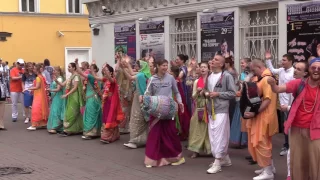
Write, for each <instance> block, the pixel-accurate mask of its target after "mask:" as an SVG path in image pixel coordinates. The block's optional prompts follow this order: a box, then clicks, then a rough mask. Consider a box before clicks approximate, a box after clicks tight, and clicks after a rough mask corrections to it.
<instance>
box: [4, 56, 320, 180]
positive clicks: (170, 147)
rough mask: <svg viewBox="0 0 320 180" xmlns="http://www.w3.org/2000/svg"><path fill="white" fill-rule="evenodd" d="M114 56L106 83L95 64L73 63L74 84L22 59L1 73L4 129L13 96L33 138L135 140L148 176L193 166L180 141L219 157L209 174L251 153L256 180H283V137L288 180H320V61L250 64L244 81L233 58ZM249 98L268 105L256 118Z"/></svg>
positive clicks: (132, 144)
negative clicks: (279, 140)
mask: <svg viewBox="0 0 320 180" xmlns="http://www.w3.org/2000/svg"><path fill="white" fill-rule="evenodd" d="M319 54H320V53H319ZM115 58H116V64H115V65H114V66H111V65H109V64H104V65H103V66H102V67H101V74H102V76H99V68H98V66H97V65H96V63H95V62H93V63H92V64H91V65H89V63H87V62H82V63H81V64H79V63H78V60H77V59H76V60H75V61H74V62H72V63H70V64H69V65H68V71H69V72H70V73H71V76H70V77H68V78H65V76H64V73H63V71H62V69H61V68H60V67H51V66H50V62H49V60H47V59H46V60H45V61H44V63H41V64H35V63H31V62H28V63H25V62H24V60H23V59H18V60H17V61H16V63H15V67H14V68H12V69H11V70H10V73H9V72H8V71H4V70H2V71H1V69H0V74H1V76H0V77H1V79H0V82H2V83H0V84H1V85H3V86H0V87H1V89H0V94H1V98H0V129H1V130H5V128H4V125H3V114H4V109H5V106H4V103H3V102H4V101H5V99H6V97H8V91H9V90H10V98H11V101H12V121H13V122H16V121H17V117H18V109H17V104H18V102H19V101H20V102H21V103H22V104H23V105H24V109H23V115H24V117H25V121H24V123H26V124H27V123H30V122H31V126H30V127H28V128H27V129H28V130H29V131H35V130H38V129H43V128H45V129H47V131H48V132H49V133H50V134H59V135H61V136H64V137H67V136H71V135H78V134H81V135H82V136H81V137H82V138H83V139H84V140H91V139H96V138H99V139H100V141H101V142H102V143H106V144H109V143H112V142H114V141H116V140H118V139H119V138H120V135H121V134H128V133H130V139H129V141H128V142H127V143H125V144H124V146H126V147H127V148H131V149H136V148H141V147H145V159H144V163H145V165H146V167H147V168H151V167H157V166H164V165H181V164H183V163H185V158H184V157H183V154H182V149H183V148H182V146H181V141H187V142H188V144H187V148H188V150H189V151H191V152H193V153H192V156H191V158H197V157H198V156H201V155H208V154H212V156H213V157H214V162H212V163H211V164H210V165H209V169H208V170H207V173H209V174H215V173H219V172H221V171H222V168H223V167H226V166H231V165H232V162H231V158H230V156H229V153H228V149H229V146H230V147H233V148H248V152H249V153H250V156H248V157H246V159H248V160H249V162H250V163H251V164H258V165H259V167H260V169H259V170H256V171H255V173H256V174H257V176H256V177H254V178H253V180H268V179H274V174H275V173H276V168H275V166H274V164H273V157H272V150H273V148H272V137H273V136H274V135H275V134H277V133H278V132H279V130H280V132H283V131H284V133H285V138H284V146H283V148H282V149H281V152H280V155H281V156H283V155H287V161H288V179H290V178H292V179H294V180H307V179H311V180H318V179H320V174H319V172H320V165H319V163H317V162H318V160H319V159H320V157H319V156H320V151H319V149H320V148H319V146H320V144H319V138H320V132H319V128H320V125H319V124H320V122H319V120H320V119H319V118H316V117H317V116H318V115H319V112H320V101H319V100H320V97H319V96H318V93H319V89H320V84H319V83H320V58H317V57H311V58H310V59H309V61H308V62H295V61H294V57H293V56H292V55H290V54H286V55H284V56H283V57H282V61H281V63H282V64H281V65H282V67H281V68H278V69H276V68H274V67H273V64H274V63H273V62H272V57H271V54H270V53H269V52H266V54H265V60H261V59H258V58H254V59H250V58H244V59H241V60H240V65H241V73H238V72H237V70H236V68H235V67H234V59H233V57H232V56H230V54H224V55H220V54H216V55H215V56H214V57H213V59H212V60H210V61H209V62H201V63H198V62H197V60H195V59H194V58H192V59H189V57H188V56H187V55H183V54H180V55H178V56H177V58H176V60H173V61H170V62H169V61H167V60H154V59H153V58H152V57H150V58H148V59H142V60H137V61H132V60H131V59H130V57H128V56H126V55H122V54H121V53H117V55H116V57H115ZM1 67H3V68H7V67H6V66H0V68H1ZM7 69H8V70H9V68H7ZM9 74H10V75H9ZM8 75H9V76H10V83H8V82H9V81H8V80H7V77H8ZM249 83H251V84H249ZM4 85H5V86H4ZM7 85H9V86H10V87H9V86H7ZM249 85H250V86H251V88H249V90H247V92H244V90H243V89H244V86H249ZM5 87H7V88H8V89H7V90H6V88H5ZM246 93H247V94H246ZM254 94H256V96H257V97H255V98H252V95H254ZM277 94H279V95H278V96H277ZM243 96H247V98H248V99H249V101H255V100H256V98H258V99H260V100H261V102H260V104H259V107H258V108H256V110H250V107H251V106H250V105H249V104H243V103H242V102H241V98H243ZM166 97H169V99H168V98H166ZM170 99H171V100H173V101H172V102H173V103H172V102H171V101H170ZM165 108H168V109H165ZM248 108H249V109H248ZM154 109H155V111H157V112H159V111H161V110H162V111H166V110H167V112H168V113H169V112H172V111H174V112H175V113H174V116H173V117H172V118H169V117H168V116H163V114H159V116H158V115H154V114H152V113H151V112H152V111H153V110H154ZM163 109H165V110H163ZM243 109H245V111H243ZM253 109H254V108H253ZM278 119H280V120H279V121H278ZM283 124H285V125H284V126H283ZM279 126H280V127H279ZM289 145H290V147H289ZM301 147H303V148H301Z"/></svg>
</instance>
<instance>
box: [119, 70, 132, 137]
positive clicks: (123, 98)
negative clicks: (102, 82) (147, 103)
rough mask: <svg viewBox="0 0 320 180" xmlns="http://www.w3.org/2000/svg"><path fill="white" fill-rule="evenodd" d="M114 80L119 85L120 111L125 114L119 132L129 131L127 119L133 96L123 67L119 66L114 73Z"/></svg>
mask: <svg viewBox="0 0 320 180" xmlns="http://www.w3.org/2000/svg"><path fill="white" fill-rule="evenodd" d="M116 80H117V83H118V85H119V95H120V104H121V108H122V111H123V113H124V115H125V119H124V120H123V121H122V122H121V123H120V124H119V128H120V129H119V130H120V133H128V132H129V121H130V113H131V105H132V98H133V87H132V83H131V82H130V80H129V79H128V78H127V77H126V75H125V74H124V72H123V69H121V68H119V69H118V72H117V74H116Z"/></svg>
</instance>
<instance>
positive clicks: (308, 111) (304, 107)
mask: <svg viewBox="0 0 320 180" xmlns="http://www.w3.org/2000/svg"><path fill="white" fill-rule="evenodd" d="M318 94H319V87H318V88H317V94H316V99H315V100H314V103H313V106H312V108H311V109H310V110H307V109H306V104H305V102H304V100H305V98H303V101H302V103H303V109H304V111H305V112H307V113H311V112H312V111H313V109H314V107H315V106H316V103H317V100H318Z"/></svg>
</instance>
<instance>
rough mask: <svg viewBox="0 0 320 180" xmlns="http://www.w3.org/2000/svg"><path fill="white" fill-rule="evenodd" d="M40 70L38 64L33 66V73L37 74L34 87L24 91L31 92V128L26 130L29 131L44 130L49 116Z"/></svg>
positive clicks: (43, 80)
mask: <svg viewBox="0 0 320 180" xmlns="http://www.w3.org/2000/svg"><path fill="white" fill-rule="evenodd" d="M41 68H42V66H41V65H40V64H37V65H35V68H34V73H35V74H37V78H36V80H35V81H34V86H33V87H31V88H28V89H26V91H33V102H32V111H31V117H32V118H31V126H30V127H29V128H27V130H29V131H35V130H37V128H45V127H46V126H47V121H48V116H49V107H48V98H47V93H46V80H45V78H44V77H43V76H42V74H41Z"/></svg>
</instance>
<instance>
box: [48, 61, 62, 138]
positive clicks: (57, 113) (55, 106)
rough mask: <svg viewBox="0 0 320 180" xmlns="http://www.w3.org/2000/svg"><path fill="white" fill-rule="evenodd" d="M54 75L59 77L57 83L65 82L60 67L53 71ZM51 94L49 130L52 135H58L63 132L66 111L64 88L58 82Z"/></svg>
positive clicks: (54, 84) (52, 85)
mask: <svg viewBox="0 0 320 180" xmlns="http://www.w3.org/2000/svg"><path fill="white" fill-rule="evenodd" d="M53 73H54V75H55V76H56V77H57V81H59V82H60V83H62V82H63V77H62V71H61V68H60V67H58V66H57V67H55V68H54V70H53ZM50 92H51V98H52V103H51V108H50V115H49V119H48V123H47V130H48V132H49V133H50V134H56V133H57V132H62V131H63V119H64V110H65V99H62V98H61V96H62V95H63V88H62V87H61V86H60V85H58V84H57V83H56V82H52V83H51V85H50Z"/></svg>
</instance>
